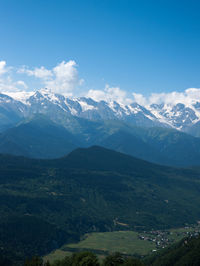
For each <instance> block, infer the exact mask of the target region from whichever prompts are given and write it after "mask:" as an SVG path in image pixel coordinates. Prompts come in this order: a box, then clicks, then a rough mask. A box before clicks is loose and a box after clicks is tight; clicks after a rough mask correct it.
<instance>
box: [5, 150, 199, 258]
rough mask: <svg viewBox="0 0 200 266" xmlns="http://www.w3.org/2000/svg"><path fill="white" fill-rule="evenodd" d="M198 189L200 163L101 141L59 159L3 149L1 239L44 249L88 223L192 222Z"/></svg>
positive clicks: (99, 226) (147, 225) (143, 225)
mask: <svg viewBox="0 0 200 266" xmlns="http://www.w3.org/2000/svg"><path fill="white" fill-rule="evenodd" d="M199 191H200V179H199V171H198V170H181V169H176V168H169V167H163V166H159V165H154V164H151V163H148V162H146V161H142V160H139V159H136V158H133V157H131V156H128V155H124V154H122V153H117V152H114V151H112V150H107V149H104V148H100V147H92V148H89V149H77V150H75V151H73V152H72V153H70V154H69V155H68V156H66V157H63V158H61V159H55V160H34V159H27V158H24V157H13V156H9V155H1V156H0V242H1V243H0V245H1V246H2V247H4V249H3V250H7V249H12V250H15V251H17V253H16V254H18V255H19V254H20V256H24V255H29V254H33V253H37V252H38V253H39V254H43V253H45V252H47V251H49V250H51V249H52V248H55V247H58V246H59V245H61V244H63V243H64V242H71V241H72V240H76V239H78V237H79V236H80V235H82V234H84V233H87V232H91V231H109V230H114V229H115V230H117V229H123V228H125V229H126V230H127V229H128V228H130V229H136V230H140V229H142V230H144V229H151V228H166V227H174V226H180V225H183V224H184V223H193V222H195V221H197V220H199V217H200V207H199V206H200V193H199ZM5 221H9V222H6V223H5ZM19 221H20V222H19ZM10 223H11V224H12V225H10ZM23 224H26V226H25V228H27V227H28V226H29V224H30V225H31V226H30V228H31V230H32V231H31V232H30V231H28V230H24V226H23ZM33 224H35V226H33ZM123 224H126V226H125V227H124V225H123ZM44 227H45V229H46V231H44V232H43V235H42V236H40V234H39V232H42V231H43V228H44ZM16 230H17V232H16ZM13 236H14V237H13ZM27 241H28V242H29V246H28V251H27V249H26V248H25V247H26V243H27ZM16 243H17V244H18V249H17V250H16V247H15V246H16ZM35 243H37V245H36V244H35ZM36 247H37V248H36ZM19 250H20V252H19ZM1 252H2V251H1ZM16 254H15V255H16ZM13 256H14V255H13Z"/></svg>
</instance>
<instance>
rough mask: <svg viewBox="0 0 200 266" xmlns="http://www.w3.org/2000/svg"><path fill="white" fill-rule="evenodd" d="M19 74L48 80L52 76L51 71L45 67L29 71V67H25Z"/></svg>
mask: <svg viewBox="0 0 200 266" xmlns="http://www.w3.org/2000/svg"><path fill="white" fill-rule="evenodd" d="M18 73H24V74H27V75H28V76H34V77H36V78H41V79H46V78H49V77H51V76H52V73H51V70H48V69H46V68H45V67H43V66H42V67H40V68H38V67H36V68H35V69H33V70H30V69H28V67H26V66H23V67H22V68H20V69H19V70H18Z"/></svg>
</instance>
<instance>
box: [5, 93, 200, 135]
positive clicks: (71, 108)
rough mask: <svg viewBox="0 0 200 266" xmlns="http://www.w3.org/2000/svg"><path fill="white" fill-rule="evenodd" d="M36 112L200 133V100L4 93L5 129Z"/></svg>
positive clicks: (63, 117) (59, 117)
mask: <svg viewBox="0 0 200 266" xmlns="http://www.w3.org/2000/svg"><path fill="white" fill-rule="evenodd" d="M36 113H42V114H45V115H48V116H50V117H51V118H52V119H53V120H54V121H57V120H63V121H64V120H66V121H67V117H69V116H75V117H80V118H85V119H88V120H93V121H98V120H122V121H124V122H127V123H130V124H132V125H134V126H141V127H155V126H156V127H169V128H174V129H177V130H180V131H184V132H187V133H191V134H192V135H194V136H199V135H200V133H199V132H200V130H199V128H200V127H199V124H200V103H199V102H196V103H194V104H193V105H190V106H186V105H185V104H183V103H178V104H175V105H172V104H168V105H167V104H151V105H150V106H142V105H140V104H138V103H136V102H134V103H132V104H129V105H124V104H122V103H118V102H116V101H110V102H105V101H99V102H97V101H95V100H93V99H91V98H86V97H80V98H68V97H65V96H64V95H61V94H57V93H53V92H51V90H49V89H41V90H38V91H36V92H35V93H32V94H31V95H30V96H28V97H27V96H26V97H18V98H14V97H11V96H8V95H6V94H0V129H1V131H2V130H3V129H4V128H6V127H7V128H8V127H10V125H11V126H12V124H14V123H17V122H19V121H20V120H21V119H24V118H26V117H29V116H31V115H34V114H36ZM63 123H65V122H63ZM66 123H67V122H66Z"/></svg>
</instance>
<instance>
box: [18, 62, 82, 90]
mask: <svg viewBox="0 0 200 266" xmlns="http://www.w3.org/2000/svg"><path fill="white" fill-rule="evenodd" d="M18 73H24V74H27V75H28V76H34V77H36V78H39V79H40V80H41V83H42V84H43V86H45V87H48V88H49V89H51V90H52V91H54V92H57V93H62V94H66V95H72V91H73V90H74V89H75V88H76V87H77V86H79V85H81V84H82V83H83V79H80V80H79V77H78V71H77V64H76V62H75V61H73V60H70V61H68V62H65V61H62V62H61V63H59V64H58V65H57V66H55V67H54V68H52V69H46V68H45V67H44V66H42V67H40V68H37V67H36V68H34V69H29V68H28V67H26V66H24V67H22V68H20V69H19V70H18Z"/></svg>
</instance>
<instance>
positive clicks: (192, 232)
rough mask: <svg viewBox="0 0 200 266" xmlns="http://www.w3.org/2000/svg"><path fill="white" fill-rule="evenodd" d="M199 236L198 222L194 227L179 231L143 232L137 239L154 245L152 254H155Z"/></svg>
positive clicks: (199, 224)
mask: <svg viewBox="0 0 200 266" xmlns="http://www.w3.org/2000/svg"><path fill="white" fill-rule="evenodd" d="M199 234H200V223H199V221H198V222H197V224H196V225H190V226H185V227H183V228H179V229H170V230H152V231H144V232H143V233H141V234H139V235H138V239H140V240H144V241H150V242H153V243H155V249H153V250H152V252H155V251H157V250H159V249H162V248H165V247H167V246H169V245H170V244H173V243H175V242H177V241H179V240H181V239H183V238H188V237H189V238H191V237H197V236H199Z"/></svg>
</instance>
